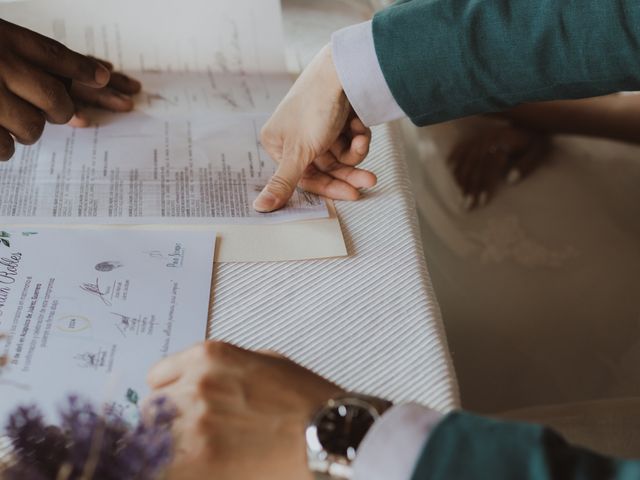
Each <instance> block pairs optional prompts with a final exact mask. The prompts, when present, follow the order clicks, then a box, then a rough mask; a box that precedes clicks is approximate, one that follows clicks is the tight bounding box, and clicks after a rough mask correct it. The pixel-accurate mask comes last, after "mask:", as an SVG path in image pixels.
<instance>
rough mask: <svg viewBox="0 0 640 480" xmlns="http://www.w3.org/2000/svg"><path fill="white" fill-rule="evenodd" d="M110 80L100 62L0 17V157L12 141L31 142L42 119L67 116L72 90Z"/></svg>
mask: <svg viewBox="0 0 640 480" xmlns="http://www.w3.org/2000/svg"><path fill="white" fill-rule="evenodd" d="M110 81H111V74H110V72H109V69H108V68H107V67H105V65H103V64H102V63H100V62H99V61H97V60H95V59H93V58H89V57H86V56H84V55H80V54H79V53H75V52H73V51H71V50H69V49H68V48H66V47H65V46H64V45H62V44H60V43H58V42H56V41H55V40H52V39H50V38H47V37H44V36H42V35H39V34H37V33H35V32H32V31H30V30H27V29H25V28H22V27H19V26H17V25H13V24H11V23H9V22H5V21H4V20H0V160H7V159H9V158H11V156H12V155H13V153H14V151H15V145H14V139H15V140H16V141H18V142H19V143H22V144H25V145H30V144H33V143H35V142H36V141H37V140H38V139H39V138H40V136H41V135H42V131H43V129H44V126H45V123H46V121H49V122H51V123H57V124H64V123H67V122H68V121H69V120H71V118H72V117H73V115H74V113H75V110H76V106H75V103H74V99H73V96H72V93H71V92H72V91H73V90H74V89H76V92H82V91H85V92H86V88H91V89H101V88H103V87H106V86H107V85H108V84H109V82H110ZM78 89H79V90H78ZM79 96H80V97H82V93H79Z"/></svg>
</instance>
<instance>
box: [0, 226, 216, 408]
mask: <svg viewBox="0 0 640 480" xmlns="http://www.w3.org/2000/svg"><path fill="white" fill-rule="evenodd" d="M215 238H216V234H215V232H214V231H213V230H211V229H199V230H197V231H195V230H188V231H187V230H185V231H181V230H180V229H178V228H173V229H170V230H162V229H160V228H155V229H153V230H144V229H141V228H135V229H134V228H117V229H108V228H102V229H96V230H92V229H88V228H83V229H56V228H40V229H21V228H17V227H11V228H6V227H5V230H3V231H0V333H3V334H5V335H6V338H4V339H3V340H0V354H6V355H7V357H8V359H9V363H8V365H7V367H6V368H5V369H4V370H3V372H2V374H1V375H0V418H6V416H7V413H8V412H9V411H10V410H12V409H13V408H14V407H15V406H16V405H17V404H24V403H29V402H33V401H37V403H38V404H39V405H41V406H42V408H43V409H44V410H45V411H46V412H47V413H49V414H51V413H53V412H55V409H56V407H57V406H58V405H59V403H60V401H61V400H63V399H64V397H65V395H68V394H69V393H72V392H74V393H79V394H81V395H83V396H85V397H88V398H90V399H92V400H93V401H95V402H104V403H105V404H106V405H107V406H108V408H112V409H116V410H117V411H119V412H120V413H123V414H125V415H126V416H130V415H135V413H136V411H137V402H138V399H140V398H141V397H142V396H144V395H145V394H146V393H147V389H146V386H145V376H146V373H147V371H148V369H149V367H151V366H152V365H153V364H154V363H155V362H157V361H158V360H160V359H161V358H163V357H165V356H167V355H169V354H171V353H174V352H177V351H181V350H183V349H185V348H188V347H190V346H192V345H193V344H195V343H197V342H199V341H202V340H204V339H205V336H206V331H207V319H208V308H209V297H210V292H211V273H212V268H211V266H212V262H213V255H214V248H215Z"/></svg>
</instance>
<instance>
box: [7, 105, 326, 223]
mask: <svg viewBox="0 0 640 480" xmlns="http://www.w3.org/2000/svg"><path fill="white" fill-rule="evenodd" d="M265 120H266V116H264V115H226V116H225V115H216V114H210V115H194V116H191V117H183V118H177V117H172V118H170V119H169V118H168V119H165V120H162V119H159V118H156V117H150V116H147V115H145V114H143V113H139V112H134V113H132V114H129V115H111V116H108V115H106V116H103V117H102V120H101V122H100V123H99V124H98V125H96V126H94V127H93V128H88V129H71V128H68V127H65V126H51V127H49V129H48V130H47V132H46V133H45V135H44V137H43V138H42V139H41V140H40V142H39V143H38V144H36V145H34V146H33V147H29V148H23V149H19V151H18V155H17V156H16V157H15V158H13V159H12V160H11V161H10V162H7V163H6V164H3V165H0V216H2V217H3V218H11V222H12V223H16V222H21V223H25V222H26V223H65V224H67V223H115V224H140V223H167V222H169V221H170V223H172V224H176V223H190V224H203V223H208V222H209V221H215V222H216V223H232V224H248V223H257V222H259V223H275V222H282V221H291V220H307V219H313V218H326V217H328V213H327V207H326V205H325V203H324V201H322V200H321V199H320V198H319V197H317V196H315V195H311V194H308V193H306V192H303V191H302V190H299V191H297V192H296V194H295V195H294V196H293V198H292V199H291V201H290V202H289V205H288V208H286V209H284V210H280V211H277V212H274V213H271V214H266V215H265V214H260V213H258V212H256V211H255V210H254V209H253V207H252V204H253V201H254V200H255V198H256V197H257V196H258V194H259V192H260V191H261V190H262V188H263V187H264V185H265V184H266V182H267V180H268V179H269V177H270V176H271V175H272V174H273V173H274V172H275V164H274V163H273V162H272V161H271V159H270V158H269V157H268V156H267V154H266V153H265V152H264V150H263V149H262V147H261V146H260V144H259V143H258V142H257V140H256V136H257V134H258V133H257V132H259V131H260V128H261V127H262V124H263V123H264V121H265ZM131 132H135V133H131Z"/></svg>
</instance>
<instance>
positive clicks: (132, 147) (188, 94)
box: [0, 0, 329, 224]
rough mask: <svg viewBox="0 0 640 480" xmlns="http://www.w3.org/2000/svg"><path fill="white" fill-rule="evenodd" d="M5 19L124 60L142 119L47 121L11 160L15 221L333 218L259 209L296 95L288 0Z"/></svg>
mask: <svg viewBox="0 0 640 480" xmlns="http://www.w3.org/2000/svg"><path fill="white" fill-rule="evenodd" d="M0 18H3V19H5V20H8V21H12V22H15V23H18V24H20V25H24V26H26V27H29V28H32V29H33V30H36V31H38V32H40V33H43V34H45V35H48V36H51V37H54V38H56V39H57V40H59V41H61V42H64V43H65V44H67V45H68V46H69V47H71V48H74V49H76V50H79V51H81V52H83V53H88V54H91V55H94V56H96V57H98V58H104V59H108V60H110V61H112V62H113V63H114V64H115V65H116V68H118V69H121V70H124V71H125V72H127V73H128V74H130V75H132V76H134V77H137V78H139V79H140V80H141V81H142V82H143V85H144V92H143V93H142V94H140V96H139V98H138V99H137V105H136V111H135V112H134V113H132V114H98V115H97V116H95V118H93V125H92V127H90V128H87V129H72V128H70V127H67V126H52V125H48V126H47V128H46V130H45V133H44V135H43V137H42V139H41V141H40V142H38V143H37V144H36V145H33V146H29V147H18V148H17V151H16V155H15V156H14V158H13V159H12V160H11V161H9V162H7V163H4V164H1V165H0V216H2V218H5V219H7V220H9V221H10V222H11V223H22V224H24V223H29V224H34V223H94V224H97V223H100V224H102V223H113V224H131V223H137V224H145V223H172V224H173V223H190V224H196V223H199V224H210V223H216V224H265V223H281V222H287V221H292V220H311V219H326V218H328V217H329V211H328V209H327V206H326V204H325V201H324V200H322V199H321V198H319V197H317V196H316V195H312V194H308V193H305V192H302V191H297V192H296V193H295V195H294V197H293V198H292V200H291V202H290V203H289V205H288V206H287V208H285V209H283V210H281V211H279V212H275V213H271V214H260V213H257V212H255V211H254V210H253V207H252V203H253V200H254V199H255V198H256V197H257V195H258V193H259V192H260V190H261V189H262V187H264V185H265V184H266V182H267V181H268V179H269V178H270V176H271V175H272V174H273V173H274V172H275V168H276V164H275V163H274V162H273V160H272V159H271V158H270V157H269V156H268V155H267V154H266V152H265V151H264V150H263V149H262V147H261V145H260V142H259V133H260V130H261V128H262V126H263V125H264V123H265V121H266V119H267V118H268V116H269V114H270V112H272V111H273V109H274V108H275V107H276V106H277V104H278V102H279V101H280V99H281V98H282V97H283V96H284V95H285V94H286V92H287V90H288V88H289V86H290V79H289V78H288V76H287V74H286V66H285V60H284V41H283V37H282V22H281V12H280V5H279V2H278V1H277V0H260V1H259V2H256V1H253V0H181V1H175V0H136V1H131V0H109V1H108V2H105V1H104V0H27V1H22V2H17V3H10V4H0Z"/></svg>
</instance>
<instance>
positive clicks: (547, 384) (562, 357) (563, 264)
mask: <svg viewBox="0 0 640 480" xmlns="http://www.w3.org/2000/svg"><path fill="white" fill-rule="evenodd" d="M482 121H483V120H479V119H471V120H464V121H459V122H453V123H449V124H445V125H440V126H435V127H431V128H427V129H421V130H417V129H415V128H413V127H407V128H405V130H406V132H407V143H408V145H410V146H414V147H415V148H414V151H413V152H412V154H410V155H409V157H408V158H409V166H410V172H411V175H410V176H411V178H412V180H413V183H414V189H415V192H416V200H417V203H418V210H419V216H420V221H421V228H422V234H423V242H424V249H425V252H426V255H427V262H428V266H429V269H430V273H431V275H432V278H433V282H434V286H435V289H436V294H437V296H438V300H439V302H440V305H441V309H442V313H443V318H444V322H445V325H446V329H447V334H448V338H449V345H450V348H451V350H452V355H453V359H454V365H455V367H456V371H457V374H458V378H459V382H460V389H461V397H462V403H463V405H464V406H465V407H467V408H471V409H474V410H477V411H481V412H498V411H504V410H508V409H515V408H521V407H526V406H531V405H545V404H561V403H567V402H579V401H584V400H594V399H603V398H616V397H627V396H640V369H639V368H638V365H639V364H640V297H639V296H638V285H639V281H638V278H640V148H639V147H637V146H632V145H628V144H623V143H618V142H612V141H605V140H596V139H589V138H580V137H558V138H557V139H556V140H555V141H554V148H553V150H552V152H551V153H550V154H549V162H548V163H547V164H546V165H544V166H542V167H541V168H540V169H539V170H537V171H536V172H534V173H533V175H532V176H531V177H530V178H528V179H525V180H524V181H523V182H522V183H521V184H517V185H514V186H508V187H503V188H502V189H501V190H500V191H499V192H498V194H497V195H496V197H495V198H494V199H493V200H492V201H491V202H490V204H489V205H487V206H486V207H484V208H481V209H478V210H476V211H472V212H466V211H465V210H464V209H463V207H462V199H461V194H460V192H459V190H458V188H457V187H456V185H455V184H454V182H453V179H452V176H451V174H450V172H449V170H448V168H447V166H446V164H445V163H446V160H445V159H446V157H447V155H448V152H449V151H450V149H451V146H452V145H453V143H454V142H455V141H456V138H459V137H461V136H463V135H465V133H464V132H468V131H470V130H474V129H477V128H478V127H479V124H478V123H477V122H482Z"/></svg>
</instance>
